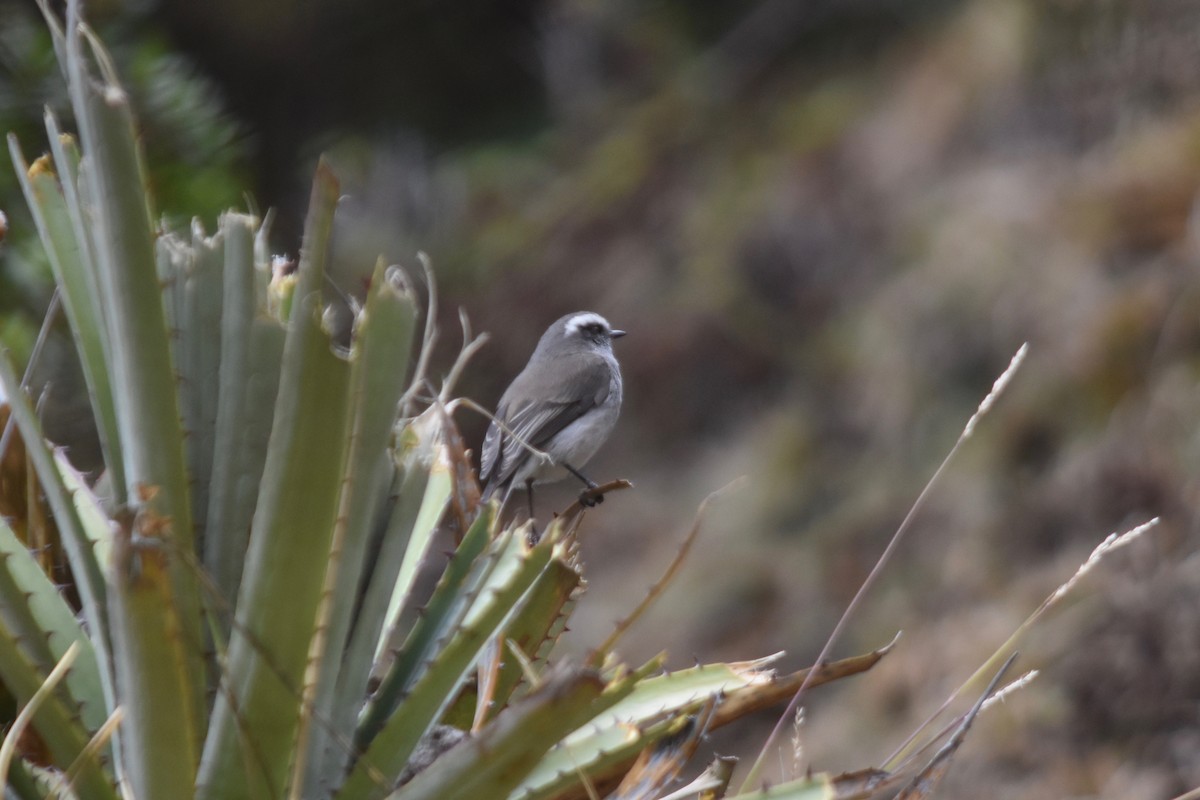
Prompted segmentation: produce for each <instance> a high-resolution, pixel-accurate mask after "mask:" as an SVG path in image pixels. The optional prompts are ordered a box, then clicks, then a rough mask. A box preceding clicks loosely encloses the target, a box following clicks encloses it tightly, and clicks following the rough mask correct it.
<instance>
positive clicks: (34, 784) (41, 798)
mask: <svg viewBox="0 0 1200 800" xmlns="http://www.w3.org/2000/svg"><path fill="white" fill-rule="evenodd" d="M7 788H8V790H9V791H10V792H12V794H13V796H14V797H15V798H16V800H46V798H47V797H50V796H51V795H50V790H49V789H48V788H46V787H44V786H41V785H39V783H38V780H37V778H36V777H35V776H34V773H33V770H32V769H31V767H30V765H29V764H28V763H27V762H26V761H25V759H23V758H19V757H18V758H14V759H13V760H12V763H11V764H9V765H8V787H7Z"/></svg>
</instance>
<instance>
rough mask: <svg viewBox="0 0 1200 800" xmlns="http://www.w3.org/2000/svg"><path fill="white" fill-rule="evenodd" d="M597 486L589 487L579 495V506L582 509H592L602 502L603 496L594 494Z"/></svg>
mask: <svg viewBox="0 0 1200 800" xmlns="http://www.w3.org/2000/svg"><path fill="white" fill-rule="evenodd" d="M599 488H600V487H599V486H589V487H588V488H586V489H584V490H583V491H582V492H580V493H579V505H581V506H583V507H584V508H593V507H595V506H598V505H600V504H601V503H603V502H604V495H602V494H596V491H595V490H596V489H599Z"/></svg>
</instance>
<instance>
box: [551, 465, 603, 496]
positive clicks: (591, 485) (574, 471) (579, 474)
mask: <svg viewBox="0 0 1200 800" xmlns="http://www.w3.org/2000/svg"><path fill="white" fill-rule="evenodd" d="M561 463H562V465H563V466H564V467H566V468H567V471H568V472H570V473H571V474H572V475H574V476H575V477H576V478H579V480H581V481H583V483H584V485H585V486H587V489H584V490H583V491H582V492H580V493H579V503H580V505H583V506H587V507H588V508H591V507H592V506H594V505H596V504H597V503H603V502H604V495H602V494H598V495H596V496H595V497H593V496H591V495H590V494H588V492H589V491H590V490H592V489H599V488H600V484H598V483H596V482H595V481H594V480H592V479H591V478H589V477H588V476H587V475H584V474H583V473H582V472H580V471H579V470H577V469H575V468H574V467H572V466H571V465H570V464H568V463H567V462H565V461H563V462H561Z"/></svg>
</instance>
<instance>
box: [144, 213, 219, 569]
mask: <svg viewBox="0 0 1200 800" xmlns="http://www.w3.org/2000/svg"><path fill="white" fill-rule="evenodd" d="M167 238H168V237H165V236H160V237H159V244H160V245H161V243H162V242H163V241H165V240H166V239H167ZM185 247H186V250H187V252H188V253H189V256H190V257H189V258H188V259H187V260H186V261H185V262H184V264H183V269H182V270H180V271H177V272H175V274H173V275H172V276H170V278H169V279H168V280H167V281H165V285H166V287H167V288H166V291H165V294H166V297H165V298H164V300H165V303H166V305H167V307H170V306H171V304H172V303H171V295H172V294H174V295H176V296H177V299H176V301H175V303H176V306H177V308H178V312H179V313H178V316H177V317H176V319H175V321H174V323H173V324H172V326H171V328H172V331H173V332H174V336H173V337H172V343H173V345H174V354H175V369H176V371H177V373H178V376H179V380H178V383H179V406H180V413H181V414H182V415H183V427H184V431H185V435H186V437H187V441H186V445H187V447H186V450H185V453H186V455H187V464H188V474H189V475H190V476H191V488H192V521H193V524H194V525H195V530H196V537H197V544H196V546H197V552H199V553H201V554H202V553H203V552H204V541H203V535H204V533H205V531H206V519H207V516H208V498H209V476H210V475H211V474H212V464H213V450H214V446H215V438H216V425H217V404H218V392H219V390H220V386H221V380H220V368H221V354H222V350H223V342H222V333H223V332H222V317H223V316H224V309H223V304H222V300H223V294H224V281H225V271H224V267H225V258H224V256H225V241H224V235H223V234H222V232H221V231H219V230H218V232H217V233H216V234H215V235H213V236H211V237H210V236H206V235H205V234H204V229H203V228H202V227H201V225H200V221H199V220H193V221H192V231H191V242H190V243H185Z"/></svg>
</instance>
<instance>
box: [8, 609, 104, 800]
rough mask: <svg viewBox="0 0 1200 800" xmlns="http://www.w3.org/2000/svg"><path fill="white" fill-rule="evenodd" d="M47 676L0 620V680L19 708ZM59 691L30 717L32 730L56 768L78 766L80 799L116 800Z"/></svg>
mask: <svg viewBox="0 0 1200 800" xmlns="http://www.w3.org/2000/svg"><path fill="white" fill-rule="evenodd" d="M45 678H46V673H45V672H43V671H42V670H40V669H38V668H37V667H36V666H35V665H34V664H33V662H32V661H30V660H29V658H28V657H27V656H26V654H25V651H24V648H23V647H22V646H21V641H20V640H19V639H18V638H17V637H16V636H15V634H14V632H13V631H12V630H10V629H9V627H8V625H7V624H6V622H5V620H4V619H3V618H0V680H3V682H4V685H5V687H7V689H8V690H9V691H10V692H12V694H13V696H14V697H15V698H16V700H17V703H18V704H19V705H25V704H26V703H28V702H29V701H30V699H31V698H32V697H33V696H34V694H35V693H36V692H37V691H38V689H40V688H41V686H42V683H43V681H44V680H45ZM71 705H73V704H70V703H68V702H67V701H66V700H64V699H63V696H62V695H61V694H60V693H59V691H54V692H51V693H49V694H48V695H46V696H45V697H44V698H43V700H42V702H41V704H40V705H39V706H38V707H37V711H36V712H35V713H34V715H33V727H34V728H35V729H36V730H37V732H38V735H39V736H40V737H41V738H42V741H44V742H45V743H46V746H47V748H48V749H49V752H50V757H51V758H52V759H53V761H54V764H55V766H57V767H58V768H59V769H62V770H66V769H67V768H68V767H70V766H71V765H72V764H75V763H76V762H78V769H79V773H78V775H77V777H76V780H75V785H76V788H77V789H78V790H79V792H80V793H81V795H82V796H84V797H87V798H89V800H90V798H93V797H94V798H97V799H98V800H117V797H118V795H117V792H116V789H115V788H114V787H113V784H112V779H111V777H110V776H109V775H107V774H106V773H105V772H104V769H103V768H102V767H101V765H100V760H99V758H98V756H97V755H96V754H95V753H88V752H87V751H86V749H85V748H86V746H87V743H88V738H89V736H88V733H87V731H86V730H85V729H84V727H83V725H82V724H81V723H80V721H79V717H78V715H77V713H76V712H75V710H74V709H73V708H72V707H71Z"/></svg>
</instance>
